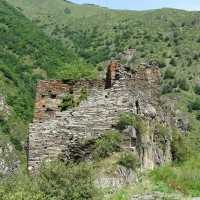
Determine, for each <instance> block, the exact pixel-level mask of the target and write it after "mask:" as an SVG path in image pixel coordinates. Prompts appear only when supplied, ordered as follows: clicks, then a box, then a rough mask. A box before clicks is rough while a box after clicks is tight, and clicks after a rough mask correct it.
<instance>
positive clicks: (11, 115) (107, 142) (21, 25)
mask: <svg viewBox="0 0 200 200" xmlns="http://www.w3.org/2000/svg"><path fill="white" fill-rule="evenodd" d="M199 31H200V13H199V12H186V11H182V10H174V9H161V10H151V11H144V12H143V11H141V12H136V11H115V10H110V9H107V8H101V7H98V6H94V5H77V4H74V3H71V2H69V1H63V0H46V1H45V0H43V1H39V0H6V1H4V0H0V147H1V149H0V171H1V173H5V174H6V173H10V172H12V171H13V169H14V168H16V167H18V165H19V160H20V161H22V162H23V164H26V162H25V159H26V156H25V151H24V147H25V146H26V138H27V124H28V122H29V121H31V119H32V110H33V99H34V88H35V83H36V81H37V80H38V79H48V78H51V79H56V78H60V79H73V80H74V79H81V78H88V79H93V78H96V77H97V70H96V68H95V66H97V67H98V70H99V71H100V70H102V67H103V66H104V65H103V62H104V61H105V60H108V59H110V58H111V57H115V56H116V55H118V53H119V52H122V51H124V50H126V49H129V48H134V49H136V50H137V52H136V55H135V57H134V59H133V60H131V62H130V63H126V64H127V66H128V67H130V70H131V68H135V66H137V65H138V63H141V62H150V63H151V64H152V63H156V64H157V65H158V66H159V67H160V68H161V71H162V94H163V98H165V96H167V97H169V98H170V99H171V101H170V102H169V104H170V105H172V104H175V106H176V108H178V110H179V112H177V113H176V114H177V115H178V116H179V121H178V122H179V125H180V127H179V128H181V129H183V130H184V131H183V134H182V135H181V136H180V135H175V136H174V137H173V143H172V146H173V152H172V153H173V154H175V155H176V156H177V157H174V164H173V165H172V166H166V167H163V168H162V167H161V168H160V169H159V170H155V171H153V172H152V173H151V174H150V176H148V175H144V174H142V175H141V174H139V175H138V181H139V183H137V184H136V185H131V186H130V187H129V186H127V187H125V188H122V190H119V191H110V190H106V191H102V193H103V195H104V197H105V198H103V197H102V196H101V195H99V191H97V190H96V187H95V186H94V185H93V182H92V181H91V180H93V179H94V177H95V176H96V174H97V172H98V171H101V170H102V171H103V172H105V174H110V173H111V174H112V173H113V174H114V173H115V172H114V171H113V168H114V167H116V166H118V164H119V162H121V163H123V164H124V163H125V166H126V164H127V163H128V164H131V166H132V167H133V165H132V164H133V163H134V165H137V162H136V160H135V158H131V157H129V156H125V157H123V156H122V157H120V155H115V153H116V152H115V151H116V149H118V145H119V144H118V142H119V140H118V139H116V136H115V135H112V134H111V136H110V138H109V136H108V138H102V140H100V141H97V143H96V151H97V152H98V153H100V154H102V153H105V157H106V158H105V157H103V158H100V159H99V160H97V161H94V162H92V163H84V164H80V165H76V164H74V163H73V164H70V165H68V166H67V167H66V166H65V165H63V164H60V163H59V164H56V165H55V166H54V165H52V166H47V167H46V168H45V167H44V169H42V171H41V175H40V176H36V177H35V178H30V177H27V176H26V174H25V175H24V174H23V175H21V174H20V173H19V174H18V175H17V176H16V177H15V176H14V177H13V176H12V177H11V178H10V179H8V180H7V181H4V180H5V179H2V180H3V182H1V184H0V199H8V200H11V199H27V200H29V199H31V200H32V199H35V200H43V199H44V200H50V199H55V198H56V199H58V198H60V199H67V198H69V199H73V200H79V199H81V200H82V199H88V200H89V199H112V200H116V199H122V200H129V199H131V198H132V196H133V194H138V193H142V194H143V193H145V192H147V191H148V192H152V191H160V192H166V193H168V192H169V193H170V192H174V191H175V192H177V191H178V192H180V193H182V194H183V195H186V196H187V195H188V196H199V195H200V193H199V191H200V181H199V180H200V178H199V174H200V173H199V163H200V161H199V160H200V159H199V156H198V154H199V151H200V134H199V130H200V123H199V121H200V51H199V49H200V35H199ZM124 62H125V61H124ZM172 108H173V105H172ZM123 120H124V121H125V124H126V125H127V124H128V125H130V124H129V123H130V121H132V119H130V118H128V119H123ZM185 147H187V148H185ZM115 148H116V149H115ZM123 153H124V152H120V153H119V154H123ZM117 154H118V153H117ZM188 155H189V156H188ZM120 159H121V161H120ZM185 160H188V161H186V162H185ZM176 162H178V165H177V163H176ZM113 166H114V167H113ZM93 172H94V174H91V173H93ZM143 176H144V177H143ZM77 177H78V178H77ZM194 182H195V184H194ZM66 189H67V190H66ZM94 196H95V198H94ZM96 196H97V197H98V198H96ZM178 199H183V197H180V198H178Z"/></svg>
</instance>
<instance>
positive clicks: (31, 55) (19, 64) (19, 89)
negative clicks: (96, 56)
mask: <svg viewBox="0 0 200 200" xmlns="http://www.w3.org/2000/svg"><path fill="white" fill-rule="evenodd" d="M0 38H1V40H0V99H1V105H0V133H1V134H0V139H1V148H2V149H3V148H4V145H5V143H7V142H9V143H10V142H11V144H13V145H14V146H15V148H16V149H17V150H18V151H20V152H23V148H24V145H25V142H26V137H27V123H28V122H29V121H30V120H31V119H32V109H33V99H34V89H35V83H36V81H37V80H38V79H46V78H49V77H54V78H55V77H56V73H57V71H60V68H61V67H63V66H64V65H65V64H67V63H72V61H74V60H76V63H77V66H79V65H81V63H83V62H82V61H81V60H80V61H79V59H78V58H77V56H75V55H74V54H73V53H70V52H69V51H68V50H66V49H65V48H64V47H63V46H62V44H61V42H58V41H54V40H52V39H49V38H48V37H47V36H46V35H45V34H44V33H43V32H41V31H40V30H39V28H38V27H36V26H35V25H33V24H32V23H31V22H30V21H29V20H28V19H27V18H25V17H24V16H23V15H22V14H21V13H20V12H18V11H17V10H16V9H14V8H12V7H11V6H9V5H8V4H7V3H6V2H4V1H2V0H0ZM72 66H73V65H72ZM73 70H74V69H73ZM91 71H92V70H91ZM6 106H8V107H9V109H7V110H8V111H9V112H5V109H4V107H6ZM23 155H24V154H23Z"/></svg>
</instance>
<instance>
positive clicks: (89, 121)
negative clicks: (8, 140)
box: [28, 65, 170, 171]
mask: <svg viewBox="0 0 200 200" xmlns="http://www.w3.org/2000/svg"><path fill="white" fill-rule="evenodd" d="M110 66H111V65H110ZM111 69H112V70H111ZM113 69H114V71H115V70H117V72H114V71H113ZM109 70H111V71H110V72H112V73H108V76H107V78H106V80H105V81H92V82H90V81H85V82H82V81H80V82H73V83H72V82H70V83H69V82H68V83H63V82H62V81H42V82H40V83H39V85H38V88H37V101H36V114H35V119H34V122H33V123H32V124H30V127H29V156H28V167H29V170H30V171H36V170H37V169H38V167H39V166H40V165H41V163H42V162H43V161H48V160H49V161H51V160H54V159H56V158H58V157H60V158H62V159H64V160H77V159H89V157H88V156H89V154H88V151H89V149H88V148H89V144H90V142H91V141H94V140H95V139H97V138H98V137H100V136H101V135H103V134H104V133H105V132H106V131H108V130H112V129H113V127H116V124H117V122H118V120H119V116H120V114H121V113H124V112H131V113H134V114H136V115H139V116H141V117H144V118H146V119H147V120H149V124H151V120H152V121H155V120H158V121H160V123H166V122H167V117H168V116H167V115H163V113H162V111H161V108H160V106H159V98H160V93H159V88H160V85H159V84H160V71H159V69H158V68H157V67H151V66H146V65H141V66H140V67H139V68H138V69H136V70H135V71H134V73H133V74H132V75H131V78H129V79H127V78H126V77H125V76H124V74H125V73H121V72H120V70H118V67H116V65H115V67H110V69H108V71H109ZM118 72H119V76H118V75H117V76H115V75H116V74H117V73H118ZM111 74H112V76H110V75H111ZM113 74H114V75H113ZM107 80H111V85H110V86H109V87H106V84H107ZM83 86H84V87H86V88H87V89H88V91H89V93H88V98H87V100H85V101H82V102H81V103H80V105H79V106H78V107H75V108H70V109H69V110H67V111H63V112H61V111H60V110H59V109H58V105H59V102H60V96H63V95H64V94H65V93H66V92H70V91H74V92H75V91H78V90H80V87H83ZM52 95H53V98H51V97H52ZM49 101H50V103H49ZM43 105H45V107H46V106H49V108H50V109H51V110H53V115H50V116H48V117H46V116H45V117H44V113H45V111H44V110H43ZM47 119H48V120H47ZM149 132H151V129H150V128H149ZM137 137H138V139H137V142H136V146H137V150H138V153H139V156H140V158H141V162H142V164H143V165H144V167H145V168H152V167H153V166H154V163H155V162H154V160H155V159H154V157H155V155H154V152H155V148H156V145H155V142H154V138H153V134H151V133H149V136H148V137H147V138H146V139H145V138H144V137H143V136H137ZM169 148H170V147H169ZM156 150H157V149H156ZM168 150H170V149H168ZM168 150H167V152H168ZM162 154H163V152H161V153H157V154H156V155H158V156H159V155H162ZM166 157H167V160H170V156H168V155H167V156H166ZM164 161H166V159H164Z"/></svg>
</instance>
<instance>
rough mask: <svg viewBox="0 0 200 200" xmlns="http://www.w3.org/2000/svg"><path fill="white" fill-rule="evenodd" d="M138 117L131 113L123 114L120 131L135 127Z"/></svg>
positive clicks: (119, 126)
mask: <svg viewBox="0 0 200 200" xmlns="http://www.w3.org/2000/svg"><path fill="white" fill-rule="evenodd" d="M135 122H136V117H135V116H134V115H133V114H130V113H122V114H121V115H120V119H119V122H118V128H119V129H120V130H123V129H125V128H126V127H127V126H134V124H135Z"/></svg>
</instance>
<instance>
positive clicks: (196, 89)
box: [194, 84, 200, 95]
mask: <svg viewBox="0 0 200 200" xmlns="http://www.w3.org/2000/svg"><path fill="white" fill-rule="evenodd" d="M194 92H195V94H197V95H200V84H196V85H195V87H194Z"/></svg>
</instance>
